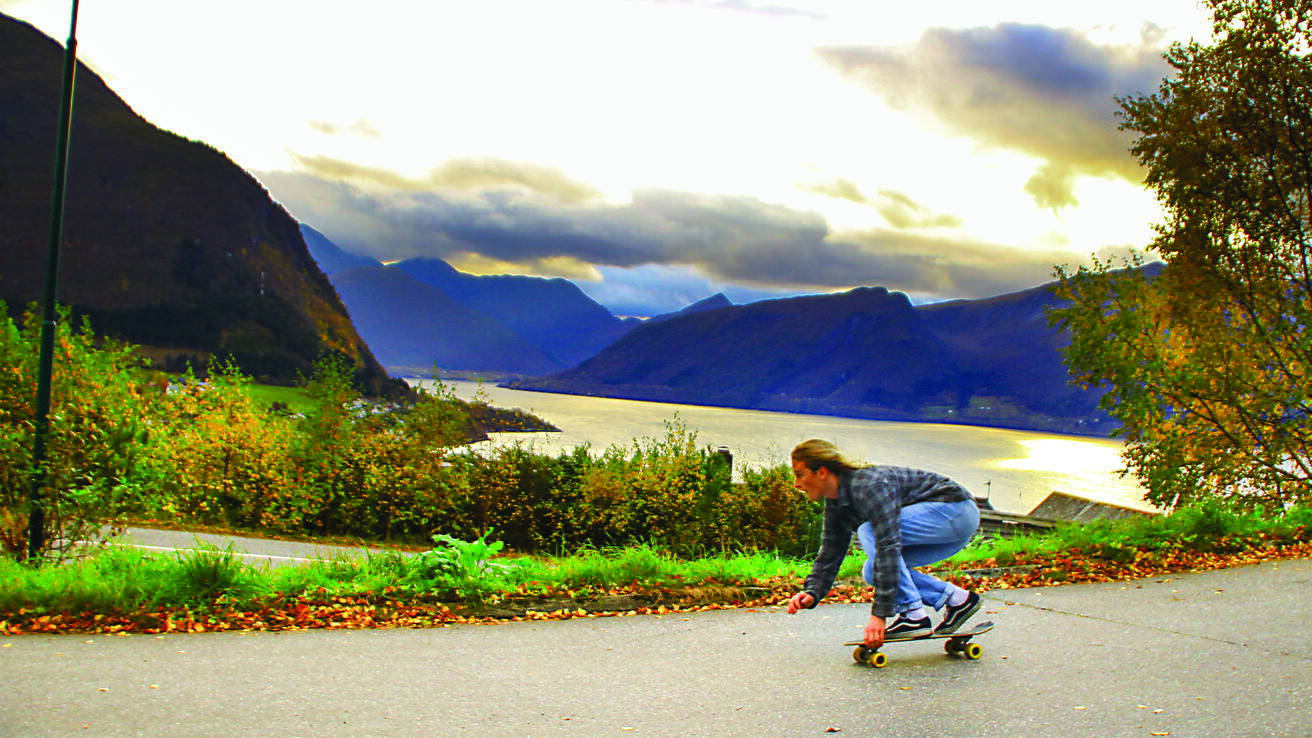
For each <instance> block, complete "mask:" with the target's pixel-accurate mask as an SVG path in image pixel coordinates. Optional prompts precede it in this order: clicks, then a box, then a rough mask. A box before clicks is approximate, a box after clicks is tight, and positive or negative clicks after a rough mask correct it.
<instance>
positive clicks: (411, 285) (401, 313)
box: [333, 265, 562, 374]
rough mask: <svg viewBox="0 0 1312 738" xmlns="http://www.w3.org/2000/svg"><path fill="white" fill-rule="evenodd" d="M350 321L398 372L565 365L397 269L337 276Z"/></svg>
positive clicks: (519, 370)
mask: <svg viewBox="0 0 1312 738" xmlns="http://www.w3.org/2000/svg"><path fill="white" fill-rule="evenodd" d="M333 279H334V282H335V283H336V285H337V290H338V292H339V293H340V294H341V296H342V300H344V301H345V302H346V304H347V305H348V306H350V310H351V317H352V318H354V320H355V325H356V327H357V328H358V329H359V331H360V333H361V334H362V335H364V336H365V337H366V338H367V339H368V340H369V345H370V346H371V347H372V348H373V350H374V352H375V353H376V354H377V356H378V358H379V360H380V361H382V362H383V364H385V365H386V366H388V367H392V368H393V370H394V371H398V372H405V373H410V374H426V373H428V372H430V371H432V370H433V368H434V367H435V366H436V367H438V368H440V369H443V370H454V371H476V372H496V373H509V374H545V373H548V372H552V371H557V370H559V369H561V368H562V367H561V364H560V363H559V362H557V361H555V360H554V359H552V358H551V357H548V356H547V355H545V354H544V353H542V352H541V351H540V350H538V349H537V347H535V346H533V345H532V344H530V343H528V342H527V341H525V340H524V339H523V338H522V337H520V336H519V335H518V334H517V333H515V332H514V331H512V330H510V329H509V328H507V327H506V326H505V325H503V324H502V323H501V322H500V321H498V320H496V319H495V318H492V317H490V316H488V315H487V314H485V313H483V312H481V311H479V310H475V309H474V308H471V307H469V306H467V305H465V304H464V303H462V302H460V301H459V300H456V299H455V298H453V297H451V296H450V295H448V294H446V293H445V292H444V291H442V290H440V289H438V288H436V287H433V286H432V285H429V284H425V283H423V282H420V281H419V280H417V279H415V278H414V277H412V276H411V275H410V274H408V273H407V272H406V271H404V270H403V269H400V268H399V267H398V266H397V265H391V266H378V267H367V266H366V267H357V268H355V269H350V270H348V271H345V272H341V273H338V274H337V275H335V276H334V278H333Z"/></svg>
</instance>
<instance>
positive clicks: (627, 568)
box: [0, 506, 1312, 634]
mask: <svg viewBox="0 0 1312 738" xmlns="http://www.w3.org/2000/svg"><path fill="white" fill-rule="evenodd" d="M437 542H438V545H437V546H436V547H434V548H433V549H432V550H430V551H425V552H421V553H419V554H417V555H405V554H403V553H401V552H387V553H382V554H371V555H367V556H361V557H357V558H349V559H347V558H342V559H336V560H329V561H323V562H318V563H315V564H311V565H306V566H298V567H282V568H267V567H264V566H258V565H251V564H247V563H244V562H242V561H241V560H239V559H237V558H236V557H234V556H233V555H232V552H231V551H230V550H224V549H215V548H201V549H197V550H193V551H189V552H183V553H179V554H176V555H169V556H160V555H158V554H153V555H152V554H146V553H143V552H141V551H139V550H137V549H130V548H120V547H109V548H107V549H105V550H103V551H101V552H99V553H97V554H96V555H94V556H90V557H87V558H85V559H83V560H81V561H77V562H74V563H71V564H66V565H62V566H48V567H42V568H30V567H26V566H23V565H20V564H18V563H16V562H14V561H12V560H9V559H0V633H5V634H20V633H53V632H82V633H87V632H100V633H125V634H126V633H132V632H139V633H164V632H204V631H211V630H289V629H304V628H375V627H433V626H442V625H447V624H451V623H469V622H497V621H504V620H542V619H563V618H571V617H598V616H602V615H616V614H634V613H637V614H644V613H666V612H680V611H695V610H708V609H721V608H729V607H767V606H774V605H779V604H782V603H783V602H785V601H786V600H787V598H788V597H789V596H791V594H792V593H793V592H795V591H796V589H797V586H798V583H799V581H800V579H801V577H802V576H804V575H805V573H806V572H807V571H808V570H809V565H808V564H807V562H805V561H802V560H798V559H789V558H784V557H779V556H775V555H772V554H767V553H743V554H728V555H722V556H711V557H706V558H700V559H692V560H684V559H677V558H675V557H673V556H670V555H669V554H667V553H664V552H662V551H659V550H657V549H655V548H652V547H648V546H637V547H630V548H625V549H620V550H603V549H589V550H584V551H580V552H577V553H575V554H573V555H569V556H559V557H513V558H512V557H505V556H500V555H499V551H500V544H499V543H498V542H496V541H487V540H485V539H479V540H477V541H468V542H466V541H457V540H454V539H450V538H447V537H444V536H439V537H438V540H437ZM1280 558H1312V509H1298V510H1292V511H1288V512H1286V513H1283V514H1281V515H1277V516H1271V515H1265V514H1263V513H1261V512H1256V513H1236V512H1232V511H1229V510H1226V509H1225V508H1222V507H1212V506H1202V507H1199V508H1191V509H1188V510H1182V511H1180V512H1177V513H1175V514H1173V515H1170V516H1164V517H1159V518H1136V519H1132V520H1125V521H1099V522H1096V523H1091V524H1087V525H1066V526H1061V527H1059V528H1057V529H1056V530H1054V531H1052V532H1048V533H1044V534H1035V535H1026V536H1017V537H1014V538H1004V539H995V540H983V539H981V540H978V541H976V543H975V544H973V545H972V546H970V547H968V548H967V549H966V550H964V551H962V552H961V553H959V554H957V555H956V556H954V557H953V558H952V559H949V560H948V561H946V562H943V563H941V564H938V565H936V566H935V567H930V568H929V570H932V571H934V572H935V573H936V574H937V575H938V576H941V577H942V578H945V579H948V580H950V581H954V582H956V583H957V584H960V585H962V586H966V587H968V588H970V589H974V590H976V591H984V590H989V589H1008V588H1016V587H1033V586H1054V585H1059V584H1066V583H1073V582H1093V581H1125V580H1130V579H1138V578H1145V577H1153V576H1160V575H1165V574H1171V573H1177V572H1184V571H1200V570H1206V569H1215V568H1222V567H1227V566H1238V565H1244V564H1252V563H1257V562H1260V561H1265V560H1271V559H1280ZM863 561H864V557H863V555H862V554H860V552H856V553H854V554H853V555H851V556H849V557H848V559H847V560H846V562H845V564H844V566H843V569H842V570H841V572H840V580H839V584H838V585H837V586H836V587H835V588H834V590H833V592H832V593H831V594H830V596H829V598H828V601H830V602H833V601H840V602H862V601H868V600H869V598H870V590H869V588H867V587H865V586H864V585H863V584H862V583H861V582H860V580H859V572H860V567H861V564H862V563H863Z"/></svg>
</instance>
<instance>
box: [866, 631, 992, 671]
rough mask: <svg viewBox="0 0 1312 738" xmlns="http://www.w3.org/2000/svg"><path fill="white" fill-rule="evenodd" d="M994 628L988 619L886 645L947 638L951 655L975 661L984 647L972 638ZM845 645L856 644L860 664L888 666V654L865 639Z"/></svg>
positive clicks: (876, 666) (880, 667)
mask: <svg viewBox="0 0 1312 738" xmlns="http://www.w3.org/2000/svg"><path fill="white" fill-rule="evenodd" d="M990 630H993V621H992V620H988V621H985V622H983V623H980V624H979V625H975V626H972V627H970V628H967V629H965V630H958V631H956V632H955V633H930V634H929V635H924V636H916V637H915V638H891V639H889V640H887V641H884V645H888V644H890V643H902V642H904V641H930V640H933V639H935V638H946V639H947V643H944V644H943V650H944V651H946V652H947V654H948V655H949V656H964V657H966V658H967V659H969V660H971V661H974V660H975V659H978V658H979V657H980V656H983V655H984V648H983V647H982V646H980V645H979V644H978V643H972V642H971V641H970V639H971V638H974V637H975V636H977V635H979V634H980V633H987V632H989V631H990ZM843 645H844V646H856V650H854V651H852V660H853V661H855V662H857V663H858V664H868V665H870V666H873V667H875V668H876V669H882V668H884V667H885V666H888V654H886V653H884V652H883V651H880V650H879V649H878V648H870V647H869V646H867V645H866V644H865V643H864V642H863V641H848V642H847V643H844V644H843Z"/></svg>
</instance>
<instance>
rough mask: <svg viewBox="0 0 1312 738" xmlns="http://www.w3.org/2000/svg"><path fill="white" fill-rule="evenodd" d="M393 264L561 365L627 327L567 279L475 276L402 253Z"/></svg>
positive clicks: (592, 350)
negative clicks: (409, 257)
mask: <svg viewBox="0 0 1312 738" xmlns="http://www.w3.org/2000/svg"><path fill="white" fill-rule="evenodd" d="M396 266H397V267H398V268H400V269H401V270H403V271H405V272H406V273H407V274H409V275H410V276H412V277H414V278H415V279H417V280H419V281H420V282H423V283H425V284H428V285H432V286H433V287H437V288H438V289H440V290H442V291H443V292H445V293H447V294H448V295H450V296H451V297H453V298H455V299H456V300H459V301H460V302H462V303H464V304H465V305H468V306H469V307H471V308H474V309H475V310H479V311H481V312H483V313H485V314H487V315H489V316H491V317H493V318H495V319H496V320H498V321H500V322H501V323H502V324H503V325H505V326H506V327H507V328H509V329H510V330H512V331H514V332H515V333H518V334H519V335H520V336H521V337H522V338H523V339H524V340H525V341H528V342H529V343H531V344H532V345H534V346H536V347H537V348H538V349H539V350H540V351H542V352H543V353H544V354H546V355H548V356H550V357H552V358H553V359H555V360H556V361H557V362H558V363H559V364H560V367H561V368H565V367H570V366H574V365H575V364H577V363H579V362H580V361H583V360H584V359H587V358H589V357H591V356H593V355H594V354H596V353H597V352H598V351H600V350H601V349H602V348H604V347H606V346H607V345H609V344H611V343H612V342H614V341H615V339H617V338H619V337H620V336H622V335H624V334H625V333H627V332H628V331H629V329H630V328H631V325H630V324H627V323H625V322H624V321H621V320H620V319H619V318H617V317H615V316H614V315H612V314H611V313H610V311H609V310H607V309H606V308H604V307H602V306H601V305H599V304H598V303H597V302H596V301H594V300H593V299H592V298H590V297H588V296H587V295H585V294H583V290H580V289H579V288H578V287H577V286H576V285H575V284H574V283H573V282H570V281H568V280H564V279H559V278H557V279H545V278H543V277H526V276H520V275H508V274H502V275H487V276H476V275H473V274H466V273H465V272H461V271H458V270H456V269H455V268H454V267H452V266H451V265H450V264H447V263H446V262H445V261H442V260H441V259H408V260H406V261H402V262H399V263H398V264H397V265H396Z"/></svg>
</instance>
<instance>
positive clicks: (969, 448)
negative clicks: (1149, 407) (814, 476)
mask: <svg viewBox="0 0 1312 738" xmlns="http://www.w3.org/2000/svg"><path fill="white" fill-rule="evenodd" d="M409 381H411V382H412V383H421V384H422V383H424V382H422V381H421V380H409ZM446 384H447V385H448V386H450V387H451V388H452V389H453V390H454V391H455V393H456V395H457V396H459V397H461V398H463V399H472V398H473V397H474V396H475V394H477V393H478V392H479V391H482V392H483V393H484V394H485V395H486V396H487V399H488V401H489V402H490V403H491V404H492V405H493V406H495V407H504V408H520V409H523V410H527V411H529V412H532V413H533V414H535V415H537V416H539V417H541V418H544V419H545V420H547V421H549V422H551V423H553V424H555V425H556V426H557V427H559V428H560V429H561V432H560V433H496V434H493V438H492V440H490V441H485V442H484V443H483V444H477V445H476V446H475V448H478V447H479V446H487V445H491V444H507V443H511V444H513V443H523V444H525V445H526V446H530V447H532V448H534V449H536V450H539V451H542V452H546V453H556V452H557V451H560V450H565V449H571V448H574V447H576V446H579V445H581V444H584V443H587V444H590V445H591V446H592V448H593V449H594V450H597V451H600V450H603V449H605V448H607V447H609V446H613V445H618V446H624V447H630V446H632V444H633V442H634V441H635V440H636V439H644V438H646V439H656V438H661V437H663V436H664V434H665V424H666V422H667V421H671V420H673V419H675V418H676V417H677V418H678V420H679V421H681V422H682V423H683V424H684V425H685V426H687V428H688V429H689V430H691V431H693V432H695V433H696V437H697V444H698V445H699V446H710V447H713V448H714V447H719V446H727V447H728V448H729V449H730V450H731V451H732V452H733V456H734V466H735V468H736V469H741V468H742V467H744V466H748V467H756V468H761V467H768V466H774V465H776V464H782V463H787V460H788V452H789V451H790V450H791V449H792V447H793V446H795V445H796V444H797V443H799V442H801V441H804V440H806V439H808V438H824V439H827V440H830V441H833V442H834V443H836V444H838V446H839V447H840V448H842V449H843V450H844V451H845V452H846V453H847V454H848V455H849V456H851V457H853V458H856V459H860V460H861V461H864V462H869V463H880V464H896V465H899V466H913V467H919V468H922V469H930V470H933V471H937V472H939V473H941V474H946V475H948V476H950V477H952V478H953V479H956V480H957V481H959V482H961V483H962V484H964V485H966V487H968V488H969V489H970V490H971V491H972V492H974V493H975V495H976V496H979V497H984V496H988V498H989V500H990V501H991V502H992V503H993V506H994V507H996V508H997V509H998V510H1001V511H1003V512H1010V513H1028V512H1029V511H1030V510H1032V509H1033V508H1034V506H1035V505H1038V504H1039V503H1040V502H1042V501H1043V499H1044V498H1045V497H1047V496H1048V494H1049V493H1051V492H1054V491H1061V492H1066V493H1068V494H1074V495H1078V496H1080V497H1087V498H1090V499H1094V500H1098V501H1101V502H1109V503H1113V504H1117V505H1124V506H1126V507H1133V508H1136V509H1141V510H1151V509H1153V508H1152V506H1151V505H1149V504H1148V503H1146V502H1145V501H1144V500H1143V492H1142V490H1141V489H1140V487H1139V486H1138V484H1137V483H1136V482H1135V481H1134V480H1133V479H1132V478H1121V477H1120V476H1119V475H1118V474H1117V473H1116V472H1117V470H1118V469H1119V468H1120V467H1121V462H1120V458H1119V455H1118V454H1119V451H1120V448H1121V442H1120V441H1115V440H1110V439H1102V438H1089V437H1085V436H1066V435H1057V434H1052V433H1039V432H1032V431H1016V430H1003V429H998V428H980V427H974V426H965V425H946V424H938V423H902V422H887V421H878V420H857V419H853V418H836V417H830V416H824V415H802V414H794V413H778V412H767V411H762V410H737V409H733V408H720V407H702V406H697V405H675V404H668V403H660V402H639V401H634V400H616V399H610V398H605V397H587V396H581V395H561V394H553V393H547V392H526V391H522V390H513V389H507V388H504V387H496V386H493V385H490V384H482V385H480V384H477V383H474V382H463V381H448V382H446ZM799 494H800V493H799Z"/></svg>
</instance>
